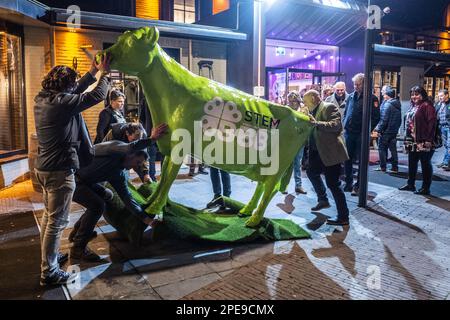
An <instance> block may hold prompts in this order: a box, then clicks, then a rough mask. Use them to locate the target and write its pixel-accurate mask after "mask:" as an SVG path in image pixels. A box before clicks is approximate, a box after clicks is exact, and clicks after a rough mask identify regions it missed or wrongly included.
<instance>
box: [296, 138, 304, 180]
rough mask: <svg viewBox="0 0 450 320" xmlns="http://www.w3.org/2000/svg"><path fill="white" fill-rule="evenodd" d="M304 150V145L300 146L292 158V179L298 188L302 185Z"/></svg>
mask: <svg viewBox="0 0 450 320" xmlns="http://www.w3.org/2000/svg"><path fill="white" fill-rule="evenodd" d="M304 150H305V147H304V146H303V147H301V149H300V150H299V151H298V153H297V155H296V156H295V158H294V180H295V187H296V188H300V187H301V186H302V159H303V151H304Z"/></svg>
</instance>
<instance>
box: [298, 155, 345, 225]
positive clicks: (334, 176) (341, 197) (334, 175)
mask: <svg viewBox="0 0 450 320" xmlns="http://www.w3.org/2000/svg"><path fill="white" fill-rule="evenodd" d="M340 172H341V164H336V165H334V166H330V167H326V166H325V165H324V164H323V162H322V159H320V156H319V153H318V152H317V151H316V150H314V151H310V153H309V166H308V170H306V174H307V175H308V178H309V180H310V181H311V184H312V185H313V188H314V191H315V192H316V194H317V201H327V202H328V197H327V191H326V189H325V185H324V184H323V181H322V178H321V176H320V175H321V174H322V173H323V174H324V175H325V182H326V183H327V187H328V189H330V191H331V194H332V195H333V198H334V201H335V202H336V208H337V212H338V216H337V217H338V219H339V220H348V214H349V210H348V206H347V200H346V199H345V194H344V191H342V188H341V181H340V180H339V175H340Z"/></svg>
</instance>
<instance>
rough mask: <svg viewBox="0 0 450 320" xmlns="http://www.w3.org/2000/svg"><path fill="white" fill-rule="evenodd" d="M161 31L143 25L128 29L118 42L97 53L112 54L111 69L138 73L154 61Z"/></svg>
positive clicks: (98, 58)
mask: <svg viewBox="0 0 450 320" xmlns="http://www.w3.org/2000/svg"><path fill="white" fill-rule="evenodd" d="M158 39H159V31H158V29H157V28H155V27H151V28H149V27H143V28H140V29H137V30H134V31H126V32H125V33H124V34H122V35H121V36H120V37H119V38H118V40H117V42H116V43H115V44H114V45H113V46H111V47H109V48H108V49H106V50H103V51H102V52H100V53H99V54H97V57H96V58H97V61H99V60H100V55H102V54H109V55H111V58H112V59H111V69H115V70H119V71H121V72H124V73H127V74H130V75H138V74H139V73H140V72H142V71H144V70H146V69H147V68H148V67H149V66H150V65H151V63H152V62H153V57H154V56H155V54H156V51H157V50H156V49H155V48H156V47H157V42H158Z"/></svg>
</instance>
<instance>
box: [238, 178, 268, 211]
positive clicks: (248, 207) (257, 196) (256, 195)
mask: <svg viewBox="0 0 450 320" xmlns="http://www.w3.org/2000/svg"><path fill="white" fill-rule="evenodd" d="M263 192H264V183H262V182H258V185H257V186H256V189H255V192H254V193H253V196H252V198H251V200H250V201H249V202H248V203H247V204H246V205H245V207H243V208H242V209H241V210H240V211H239V216H250V215H251V214H252V212H253V210H255V209H256V206H257V205H258V201H259V199H260V198H261V196H262V194H263Z"/></svg>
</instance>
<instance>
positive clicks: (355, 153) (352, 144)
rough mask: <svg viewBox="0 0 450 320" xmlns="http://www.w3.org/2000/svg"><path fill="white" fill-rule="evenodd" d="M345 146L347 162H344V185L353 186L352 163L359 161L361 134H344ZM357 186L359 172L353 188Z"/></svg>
mask: <svg viewBox="0 0 450 320" xmlns="http://www.w3.org/2000/svg"><path fill="white" fill-rule="evenodd" d="M344 138H345V146H346V147H347V152H348V157H349V160H347V161H345V165H344V166H345V183H346V184H347V185H348V186H352V185H353V162H354V161H356V160H357V159H359V154H360V153H361V133H345V135H344ZM358 186H359V170H358V177H357V180H356V183H355V188H358Z"/></svg>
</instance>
